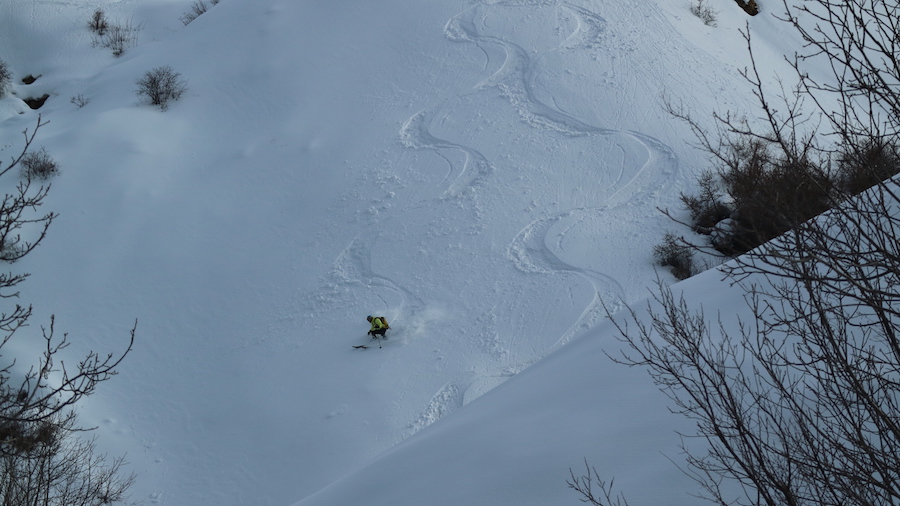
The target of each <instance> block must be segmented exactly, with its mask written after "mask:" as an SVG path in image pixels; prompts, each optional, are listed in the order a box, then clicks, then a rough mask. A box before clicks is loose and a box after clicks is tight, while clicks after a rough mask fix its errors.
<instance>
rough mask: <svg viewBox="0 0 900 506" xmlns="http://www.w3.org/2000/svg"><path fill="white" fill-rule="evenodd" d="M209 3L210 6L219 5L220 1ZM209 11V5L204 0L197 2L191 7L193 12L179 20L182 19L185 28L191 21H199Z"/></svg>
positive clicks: (213, 0)
mask: <svg viewBox="0 0 900 506" xmlns="http://www.w3.org/2000/svg"><path fill="white" fill-rule="evenodd" d="M209 3H210V5H216V4H218V3H219V0H209ZM208 10H209V5H207V4H206V2H205V1H204V0H195V1H194V3H193V4H192V5H191V10H189V11H187V12H185V13H184V14H182V15H181V17H180V18H178V19H180V20H181V22H182V23H184V25H185V26H187V25H188V24H190V22H191V21H193V20H195V19H197V18H198V17H200V16H201V15H202V14H204V13H206V11H208Z"/></svg>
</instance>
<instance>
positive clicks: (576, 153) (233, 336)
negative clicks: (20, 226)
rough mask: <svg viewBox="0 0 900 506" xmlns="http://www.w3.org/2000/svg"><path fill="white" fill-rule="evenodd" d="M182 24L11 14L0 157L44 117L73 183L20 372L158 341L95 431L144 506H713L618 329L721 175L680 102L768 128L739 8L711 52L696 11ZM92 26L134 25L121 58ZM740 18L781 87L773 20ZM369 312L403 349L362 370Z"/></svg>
mask: <svg viewBox="0 0 900 506" xmlns="http://www.w3.org/2000/svg"><path fill="white" fill-rule="evenodd" d="M207 3H209V2H207ZM192 4H193V1H192V0H121V1H113V0H104V1H86V0H84V1H82V0H68V1H64V2H59V1H51V0H0V5H2V9H3V11H2V12H3V16H2V18H0V58H3V59H4V60H5V61H7V62H8V63H9V65H10V68H11V69H12V70H13V72H14V76H15V77H14V79H15V84H14V86H13V91H14V96H10V97H7V98H5V99H2V100H0V145H2V146H5V147H6V148H5V150H4V151H3V152H0V155H3V156H4V157H5V158H3V162H4V164H5V163H6V162H7V160H8V158H9V155H10V154H11V153H13V152H15V150H16V149H18V148H19V147H20V146H21V140H22V135H21V132H22V130H24V129H26V128H27V129H33V128H34V126H35V124H36V122H37V116H38V114H40V115H41V117H42V119H43V120H44V121H48V122H49V123H48V124H47V125H46V126H44V127H43V128H41V130H40V132H39V135H38V140H37V141H36V143H37V144H39V145H40V146H43V147H45V148H46V149H47V151H48V153H50V154H51V156H53V158H54V159H55V160H57V161H58V162H59V164H60V166H61V175H60V176H59V177H57V178H55V179H54V180H53V181H52V183H53V188H52V191H51V195H50V197H49V199H48V202H47V205H48V207H49V209H50V210H53V211H56V212H58V213H59V214H60V216H59V218H58V219H57V220H56V222H55V223H54V225H53V227H52V228H51V230H50V233H49V236H48V237H47V239H46V240H45V241H44V242H43V243H42V245H41V246H40V247H39V248H38V249H37V250H36V251H34V252H33V253H32V254H31V255H30V256H28V257H27V258H26V259H24V260H23V261H21V262H19V263H17V264H15V265H13V266H12V268H13V269H15V270H21V271H27V272H31V273H32V276H31V278H29V280H28V281H27V282H26V283H25V284H24V285H23V289H22V293H21V301H22V302H24V303H30V304H33V305H34V306H35V313H36V316H35V318H34V320H33V321H32V326H31V328H30V329H29V330H30V334H29V335H24V334H23V335H22V336H19V337H18V339H19V341H17V343H16V347H17V348H16V349H22V350H27V349H28V348H29V345H30V344H29V343H31V344H36V343H34V342H32V341H34V338H35V337H36V336H39V327H40V324H42V323H45V322H46V321H47V320H48V318H49V316H50V314H55V315H56V324H57V327H58V328H59V329H62V330H64V331H66V332H68V333H69V334H70V336H71V337H72V339H73V341H74V345H73V346H72V348H70V349H69V350H67V352H68V353H70V354H71V355H70V360H75V359H76V358H77V357H78V355H79V353H83V352H84V351H85V350H88V349H94V350H97V351H100V352H106V351H118V350H121V349H122V347H124V346H125V343H126V338H127V332H128V330H129V329H130V327H131V325H132V324H133V322H134V320H135V319H138V329H137V342H136V345H135V348H134V351H133V352H132V354H131V355H130V356H129V357H128V358H127V360H126V361H125V362H124V363H123V364H122V366H121V374H120V375H119V376H117V377H115V378H114V379H112V380H111V381H109V382H108V383H105V384H103V385H102V388H101V389H100V391H99V392H98V393H97V394H96V395H95V396H93V397H91V398H90V399H88V400H87V401H86V402H84V405H83V406H82V407H81V409H80V415H81V420H82V422H83V424H84V425H87V426H96V427H98V428H97V431H96V435H97V436H98V437H99V442H100V444H101V446H102V449H103V450H104V451H108V452H109V453H110V454H111V455H119V454H122V453H127V460H128V461H129V462H130V465H129V470H130V471H133V472H135V473H137V475H138V478H137V482H136V484H135V486H134V487H133V489H132V498H133V499H134V500H135V501H139V502H141V503H144V504H162V505H175V506H213V505H216V506H229V505H235V506H237V505H287V504H291V503H294V502H296V501H301V502H300V503H299V504H302V505H304V506H306V505H320V504H322V505H325V504H329V505H344V504H366V505H376V504H384V505H392V506H403V505H409V506H413V505H416V506H421V505H440V504H447V505H451V504H453V505H461V504H465V505H501V504H510V505H512V504H516V505H521V504H580V503H579V501H578V496H577V494H575V493H574V492H572V491H570V490H568V489H567V487H566V483H565V480H566V478H568V476H569V468H572V469H573V470H575V471H581V470H582V468H583V466H584V460H585V459H587V460H588V461H589V462H590V463H591V464H592V465H594V466H595V467H596V468H597V470H598V471H600V472H602V473H604V474H607V475H608V477H615V478H616V484H617V486H620V487H621V489H622V490H623V492H625V493H626V495H628V497H629V499H630V500H631V501H632V503H633V504H635V505H638V504H663V503H665V504H669V505H678V504H694V502H695V501H696V499H695V498H694V497H691V496H690V495H688V494H689V493H690V492H691V491H692V490H693V488H692V484H691V483H690V482H689V480H687V479H686V478H685V477H684V476H683V475H682V474H681V472H680V471H679V470H678V469H677V467H676V466H675V464H674V463H673V462H672V460H675V461H678V459H679V458H680V454H679V450H678V448H677V445H678V439H677V436H676V434H675V432H674V431H675V429H676V428H682V429H683V430H689V427H688V428H687V429H685V427H684V424H685V422H684V421H682V420H680V419H678V418H676V417H675V416H673V415H670V414H669V413H668V411H667V409H666V402H665V398H664V397H663V396H662V395H661V394H660V393H659V392H658V391H657V390H656V389H655V387H654V386H653V384H652V383H651V381H650V380H649V378H648V377H647V376H646V374H645V373H644V372H643V371H639V370H630V369H627V368H625V367H623V366H619V365H615V364H613V363H612V362H611V361H610V360H609V359H608V358H607V357H606V355H605V354H604V350H606V351H611V350H615V349H616V348H617V347H618V343H617V341H616V340H615V339H614V335H615V333H614V332H613V331H612V327H611V326H610V325H609V323H608V322H605V320H606V310H607V309H608V310H611V311H615V310H618V309H621V308H623V307H624V306H625V304H636V305H642V303H641V302H640V301H641V300H642V299H644V298H645V297H646V296H647V295H648V293H650V291H651V290H652V289H653V288H652V287H653V286H654V282H655V280H656V278H657V276H661V277H662V278H663V279H664V280H667V281H670V277H669V275H668V273H666V272H659V273H657V272H656V270H655V269H654V266H653V260H652V248H653V245H655V244H657V243H658V242H659V241H660V238H661V237H662V234H663V233H664V232H665V231H666V230H668V229H674V228H676V226H675V224H673V223H671V222H670V221H669V220H668V219H667V218H665V217H664V216H663V215H662V214H661V213H660V212H659V208H670V209H673V210H675V209H677V208H678V207H679V200H678V196H679V194H680V192H684V191H687V192H690V191H691V189H692V185H693V182H694V180H695V177H696V175H697V174H699V172H700V171H701V170H703V169H705V168H707V162H706V160H705V159H704V157H703V155H702V154H701V153H699V152H697V151H696V150H694V149H693V148H692V147H691V146H690V142H691V141H692V140H693V139H692V137H691V134H690V132H689V130H688V128H687V127H686V126H685V125H684V124H682V123H679V122H678V121H676V120H675V119H673V118H672V117H671V116H669V115H668V114H667V113H666V112H665V103H666V102H667V101H668V102H669V103H671V104H674V105H683V106H685V107H687V108H688V109H689V110H690V111H692V112H693V113H694V114H695V115H696V117H697V118H698V119H699V120H700V121H701V122H704V123H705V122H707V121H708V118H709V117H710V113H711V112H712V111H713V110H736V111H738V112H745V111H749V110H750V109H749V107H750V104H751V98H752V97H751V95H750V94H749V93H748V91H747V88H746V84H745V83H744V82H743V80H742V79H741V78H740V76H739V74H738V70H739V69H740V68H743V67H744V66H745V65H746V64H747V62H748V60H747V55H746V53H745V50H744V42H743V39H742V38H741V37H740V35H739V33H738V31H737V30H738V29H739V28H743V27H744V23H745V22H746V21H748V19H749V18H747V17H746V16H744V15H743V13H742V12H740V11H739V10H737V9H736V7H735V6H734V3H733V2H732V1H731V0H722V1H721V2H718V3H716V4H715V7H716V8H717V9H719V10H720V13H719V22H718V26H717V27H708V26H705V25H703V24H702V23H701V22H700V20H699V19H697V18H696V17H694V16H692V15H691V14H690V13H689V10H688V7H689V2H688V1H687V0H684V1H680V0H619V1H615V2H613V1H606V0H567V1H563V0H543V1H539V0H518V1H517V0H506V1H503V0H466V1H447V0H379V1H372V0H340V1H337V0H221V2H220V3H218V4H216V5H214V6H211V7H210V9H209V10H208V12H206V13H204V14H203V15H201V16H199V17H198V18H197V19H196V20H194V21H193V22H192V23H190V24H189V25H186V26H185V25H183V24H182V22H181V21H180V20H179V16H181V15H182V14H183V13H185V12H187V11H189V10H190V8H191V5H192ZM719 4H721V5H719ZM98 7H100V8H102V9H104V10H105V12H106V15H107V17H108V18H109V19H110V21H112V22H122V23H125V22H128V23H130V24H131V25H133V26H134V27H136V28H138V29H139V31H138V43H137V45H136V46H135V47H133V48H129V49H128V50H127V51H126V52H125V54H124V55H122V56H121V57H119V58H116V57H114V56H112V55H111V54H110V51H109V50H107V49H103V48H101V47H96V44H93V43H92V42H93V39H94V38H95V37H94V35H93V34H92V33H91V32H90V31H89V30H88V28H87V22H88V20H89V19H90V17H91V14H92V13H93V12H94V10H95V9H96V8H98ZM750 23H751V29H752V30H754V33H758V34H760V35H759V38H758V40H759V42H760V45H759V47H758V51H759V54H758V57H759V58H761V59H762V60H763V61H766V62H771V63H770V64H771V65H773V66H779V65H781V64H780V63H779V60H778V59H779V57H780V53H779V52H778V51H779V50H778V49H777V47H775V48H774V49H771V48H770V47H769V45H768V41H772V42H773V44H774V43H779V44H782V43H783V42H784V40H785V39H786V38H787V34H786V32H785V31H784V30H783V29H782V27H781V25H780V24H779V23H778V22H777V21H775V20H774V19H772V18H771V16H769V15H768V13H763V14H762V15H760V16H757V17H756V18H753V19H752V20H750ZM163 65H169V66H171V67H172V68H173V69H174V70H175V71H176V72H179V73H181V75H182V77H183V78H184V79H185V80H186V83H187V88H188V90H187V92H186V93H185V94H184V95H183V96H182V97H181V99H180V100H178V101H177V102H174V103H172V104H171V105H170V107H169V110H168V111H165V112H162V111H160V110H159V109H157V108H154V107H153V106H150V105H148V104H146V103H143V102H142V101H141V99H140V97H138V96H137V95H136V94H135V89H136V86H135V81H136V80H137V79H139V78H140V77H142V76H143V74H144V73H145V72H147V71H148V70H151V69H153V68H155V67H159V66H163ZM28 74H32V75H34V76H40V77H39V78H38V80H37V81H36V82H35V83H34V84H31V85H25V84H23V83H22V82H21V81H20V79H21V78H22V77H24V76H25V75H28ZM772 82H774V77H773V80H772ZM44 93H47V94H49V95H50V98H49V99H48V100H47V102H46V104H45V105H44V106H43V107H42V108H41V109H40V110H38V111H33V110H31V109H29V108H28V107H27V106H26V105H24V103H23V102H22V100H21V99H24V98H30V97H34V96H40V95H42V94H44ZM73 97H81V98H82V99H86V100H87V103H86V104H84V106H83V107H79V106H78V104H76V103H73V101H70V99H71V98H73ZM4 184H6V185H9V184H11V183H10V182H8V181H7V182H6V183H4ZM718 281H719V278H718V276H717V275H716V274H715V273H712V274H708V275H706V276H704V277H702V278H698V280H696V281H693V282H691V283H689V284H687V285H686V286H687V287H688V288H686V289H690V290H692V291H693V292H692V293H696V294H700V295H697V297H700V298H703V297H706V298H708V299H709V300H710V301H714V300H719V298H720V297H719V296H718V295H715V294H719V293H720V292H721V291H722V290H723V288H722V287H720V286H719V283H718ZM711 294H713V295H711ZM732 299H736V300H739V297H730V298H726V300H732ZM735 304H737V302H735ZM728 307H729V306H727V304H726V305H725V308H726V310H727V308H728ZM370 314H372V315H384V316H385V317H386V318H387V319H388V321H389V322H390V324H391V327H392V330H390V331H389V333H388V336H389V339H388V340H387V341H386V342H385V343H384V346H383V348H378V347H377V346H375V347H370V348H369V349H366V350H359V349H354V348H352V347H351V346H352V345H358V344H365V343H366V342H367V339H368V338H367V337H366V335H365V333H366V331H367V330H368V324H367V322H366V320H365V317H366V315H370ZM29 339H31V341H29ZM34 353H37V349H35V350H34ZM523 371H524V372H523ZM501 384H502V385H501ZM498 385H500V386H499V387H498ZM351 473H354V474H351ZM304 498H306V499H305V500H304Z"/></svg>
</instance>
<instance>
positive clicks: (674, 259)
mask: <svg viewBox="0 0 900 506" xmlns="http://www.w3.org/2000/svg"><path fill="white" fill-rule="evenodd" d="M653 257H654V258H655V259H656V262H657V263H658V264H659V265H662V266H663V267H671V268H672V274H673V275H674V276H675V277H676V278H677V279H687V278H689V277H691V276H693V275H694V249H693V248H692V247H691V246H690V245H688V244H687V243H685V242H684V240H683V239H681V238H680V237H677V236H676V235H675V234H672V233H668V232H667V233H666V235H665V236H663V242H662V243H661V244H657V245H656V246H654V247H653Z"/></svg>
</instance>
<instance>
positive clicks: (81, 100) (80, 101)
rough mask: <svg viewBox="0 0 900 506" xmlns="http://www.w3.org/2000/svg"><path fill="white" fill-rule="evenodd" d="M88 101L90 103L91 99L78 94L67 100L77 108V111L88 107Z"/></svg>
mask: <svg viewBox="0 0 900 506" xmlns="http://www.w3.org/2000/svg"><path fill="white" fill-rule="evenodd" d="M90 101H91V99H89V98H87V97H85V96H84V95H83V94H81V93H79V94H78V95H74V96H72V98H70V99H69V102H71V103H73V104H75V107H78V108H79V109H81V108H82V107H84V106H86V105H88V103H90Z"/></svg>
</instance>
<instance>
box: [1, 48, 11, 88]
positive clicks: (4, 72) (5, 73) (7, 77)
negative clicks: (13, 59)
mask: <svg viewBox="0 0 900 506" xmlns="http://www.w3.org/2000/svg"><path fill="white" fill-rule="evenodd" d="M10 82H12V71H10V70H9V65H8V64H7V63H6V62H5V61H3V59H2V58H0V98H3V97H5V96H6V93H7V92H8V90H9V84H10Z"/></svg>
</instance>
